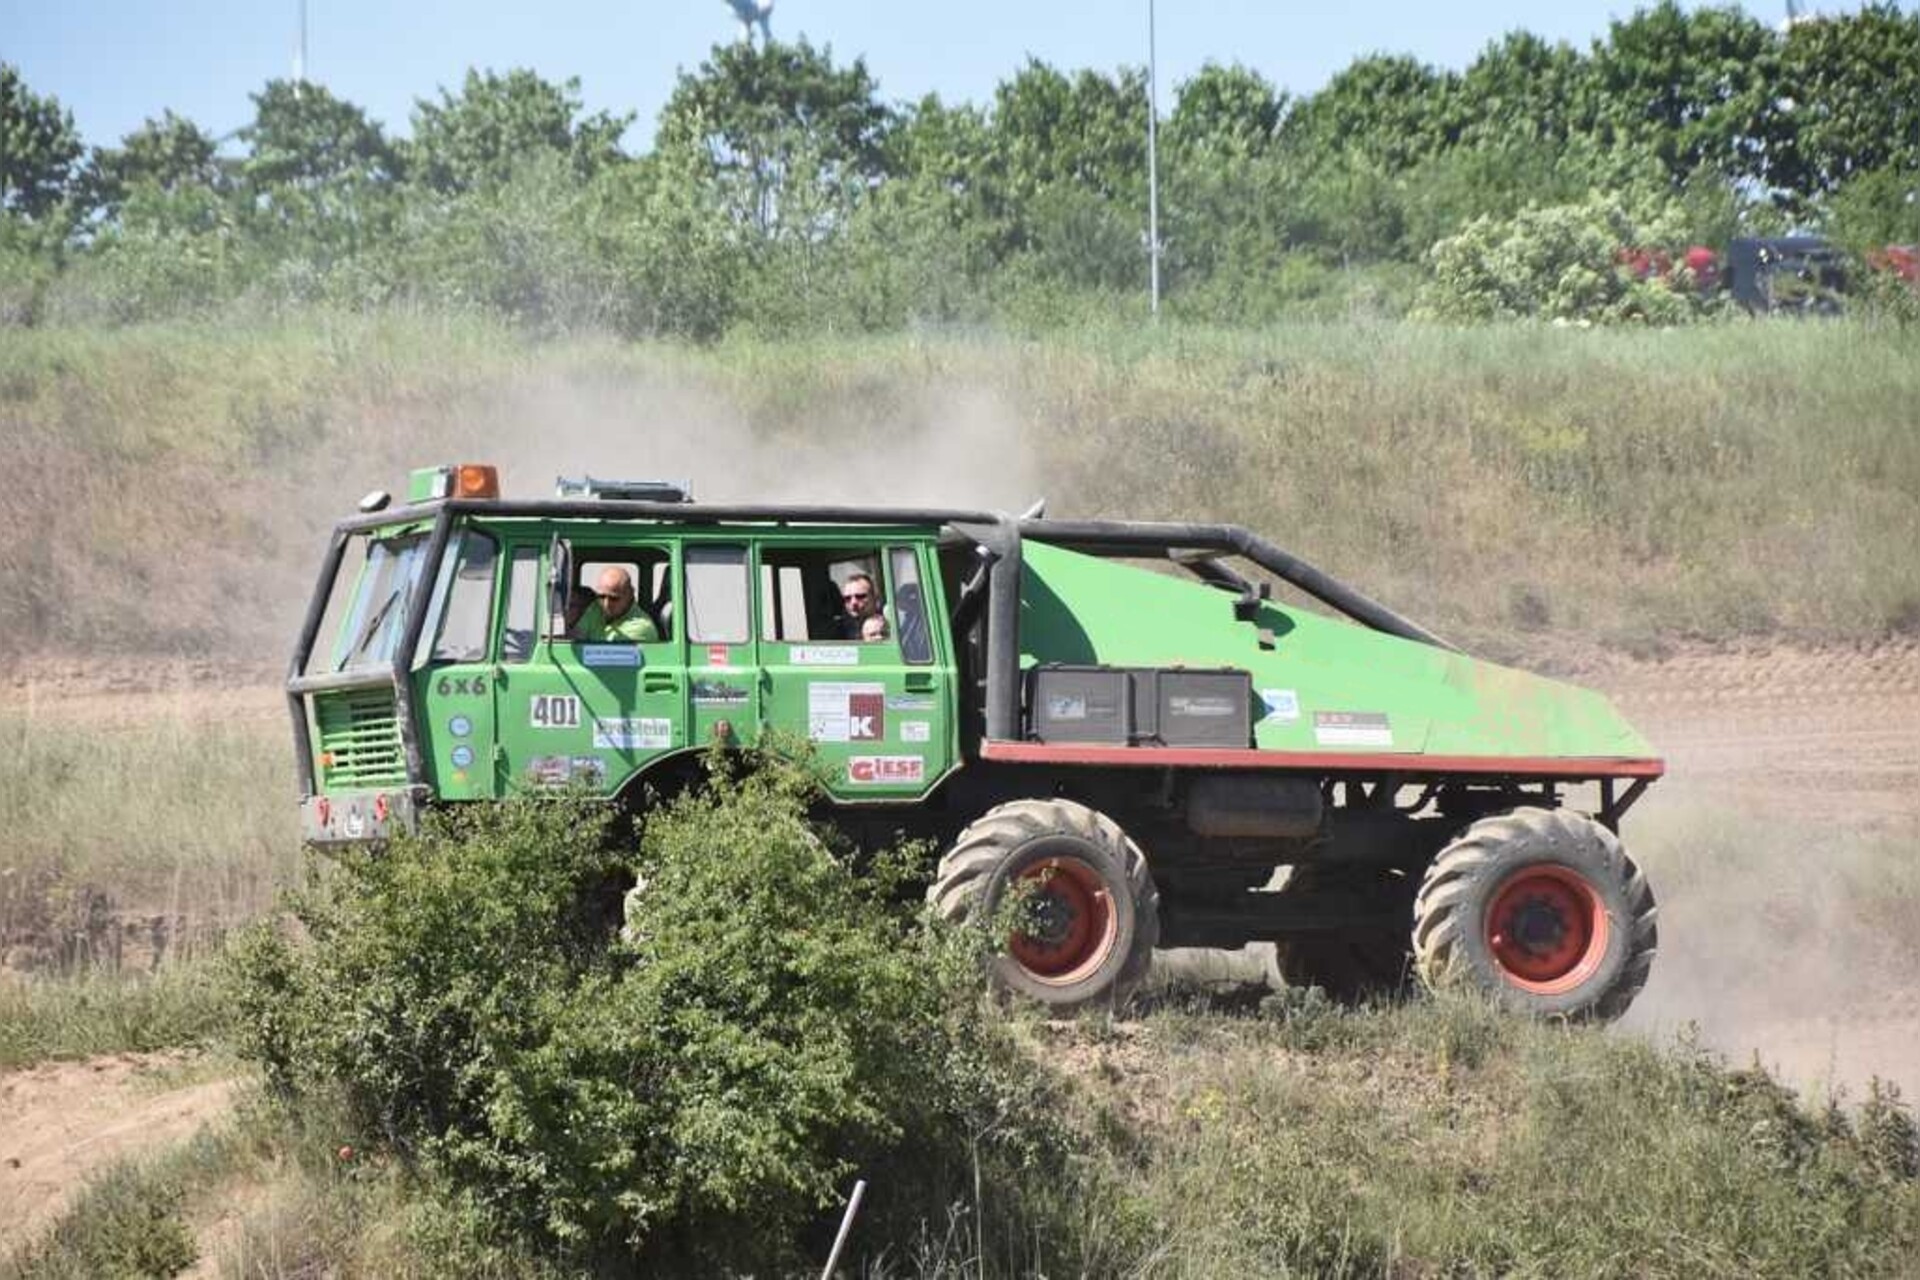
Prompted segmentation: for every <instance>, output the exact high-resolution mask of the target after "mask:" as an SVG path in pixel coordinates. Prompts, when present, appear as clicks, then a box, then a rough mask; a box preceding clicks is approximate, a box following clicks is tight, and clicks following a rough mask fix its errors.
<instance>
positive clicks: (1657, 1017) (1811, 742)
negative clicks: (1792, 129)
mask: <svg viewBox="0 0 1920 1280" xmlns="http://www.w3.org/2000/svg"><path fill="white" fill-rule="evenodd" d="M1613 684H1614V687H1615V692H1616V694H1617V695H1618V697H1619V701H1620V703H1621V705H1622V708H1623V710H1625V712H1626V713H1627V715H1628V716H1629V718H1630V719H1632V720H1634V721H1635V723H1636V724H1637V725H1638V726H1639V727H1640V728H1641V729H1642V730H1643V731H1644V732H1646V733H1647V735H1648V736H1649V737H1650V738H1651V739H1652V740H1653V741H1654V743H1655V744H1656V745H1657V746H1658V747H1660V748H1661V750H1662V751H1663V752H1664V753H1665V754H1666V756H1667V759H1668V766H1669V773H1668V776H1667V777H1666V778H1665V779H1663V780H1662V781H1661V782H1660V783H1658V784H1657V785H1656V786H1655V787H1654V788H1653V790H1652V792H1651V793H1650V794H1649V796H1648V798H1647V799H1646V800H1644V801H1643V802H1642V803H1641V805H1640V806H1639V807H1638V808H1636V809H1635V810H1634V811H1633V812H1632V813H1630V814H1629V815H1628V817H1627V820H1626V823H1625V825H1624V827H1623V832H1622V834H1623V835H1624V836H1625V838H1626V840H1627V844H1628V847H1629V848H1630V849H1632V850H1633V851H1634V853H1635V855H1636V856H1637V857H1638V858H1639V859H1640V861H1641V862H1642V864H1643V865H1644V866H1645V867H1646V868H1647V871H1648V873H1649V875H1651V876H1652V877H1653V881H1654V889H1655V892H1656V894H1657V895H1658V896H1659V901H1660V958H1659V960H1658V961H1657V963H1656V964H1655V966H1654V972H1653V979H1652V981H1651V982H1650V983H1649V985H1648V987H1647V990H1646V992H1645V994H1644V995H1643V996H1642V997H1641V999H1640V1001H1639V1002H1638V1003H1637V1004H1636V1005H1635V1006H1634V1009H1633V1011H1632V1012H1631V1013H1630V1014H1629V1016H1628V1018H1627V1019H1626V1023H1625V1025H1626V1026H1628V1027H1630V1028H1637V1029H1639V1030H1642V1031H1644V1032H1647V1033H1649V1034H1653V1035H1656V1036H1671V1035H1673V1034H1676V1033H1685V1032H1686V1030H1687V1028H1689V1027H1692V1028H1693V1029H1694V1030H1695V1031H1696V1032H1697V1034H1698V1036H1699V1038H1700V1039H1701V1041H1702V1042H1703V1043H1704V1044H1706V1045H1708V1046H1709V1047H1711V1048H1713V1049H1716V1050H1718V1051H1719V1052H1721V1053H1723V1054H1725V1055H1726V1056H1727V1057H1728V1058H1729V1059H1731V1060H1733V1061H1735V1062H1740V1063H1744V1062H1748V1061H1752V1060H1754V1059H1756V1058H1757V1059H1758V1060H1759V1061H1760V1062H1761V1063H1763V1064H1764V1065H1766V1066H1769V1067H1771V1068H1774V1069H1775V1070H1776V1071H1777V1072H1778V1073H1779V1074H1781V1075H1782V1076H1783V1077H1784V1078H1786V1079H1787V1080H1789V1081H1791V1082H1792V1083H1794V1084H1796V1085H1799V1086H1801V1087H1803V1088H1808V1089H1811V1090H1813V1091H1814V1092H1815V1093H1816V1094H1818V1093H1821V1092H1823V1091H1827V1090H1844V1091H1845V1092H1846V1093H1847V1095H1848V1096H1850V1097H1853V1098H1855V1099H1857V1098H1859V1097H1860V1096H1861V1095H1862V1094H1863V1093H1864V1091H1865V1089H1866V1087H1867V1085H1868V1082H1869V1081H1870V1080H1871V1079H1873V1078H1874V1077H1879V1078H1881V1079H1883V1080H1891V1081H1893V1082H1895V1083H1897V1084H1898V1085H1900V1086H1901V1089H1902V1091H1903V1093H1905V1095H1906V1096H1907V1097H1908V1098H1913V1097H1915V1096H1916V1095H1920V857H1916V854H1920V649H1916V648H1915V647H1914V646H1912V645H1911V644H1886V645H1881V646H1879V647H1877V648H1874V649H1872V650H1866V651H1852V650H1849V651H1844V652H1830V651H1827V652H1822V651H1793V650H1776V651H1772V652H1764V653H1753V654H1718V655H1710V654H1701V655H1696V656H1692V657H1685V658H1682V659H1680V660H1678V661H1674V662H1669V663H1665V664H1659V665H1657V666H1643V667H1639V668H1636V669H1627V670H1623V671H1621V672H1619V673H1617V674H1616V677H1615V679H1614V681H1613Z"/></svg>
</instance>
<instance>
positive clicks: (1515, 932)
mask: <svg viewBox="0 0 1920 1280" xmlns="http://www.w3.org/2000/svg"><path fill="white" fill-rule="evenodd" d="M1486 919H1487V949H1488V951H1490V952H1491V953H1492V954H1493V962H1494V963H1495V964H1496V965H1498V966H1499V968H1500V972H1501V975H1502V976H1503V977H1504V978H1505V979H1506V980H1507V981H1508V982H1509V983H1511V984H1512V985H1514V986H1516V987H1518V988H1520V989H1521V990H1522V991H1529V992H1532V993H1533V994H1535V995H1543V996H1552V995H1560V994H1562V993H1563V992H1567V991H1571V990H1573V989H1574V988H1575V987H1577V986H1579V985H1580V984H1581V983H1583V982H1585V981H1586V980H1587V979H1588V978H1590V977H1592V976H1593V973H1594V970H1596V969H1598V968H1599V967H1600V961H1601V960H1602V959H1603V958H1604V957H1605V956H1606V954H1607V937H1608V934H1609V932H1610V930H1611V924H1610V923H1609V921H1608V919H1607V908H1606V904H1605V903H1603V902H1601V900H1600V894H1599V892H1598V890H1596V889H1595V888H1594V887H1593V885H1592V883H1591V882H1589V881H1588V880H1587V878H1586V877H1585V876H1583V875H1581V874H1580V873H1579V872H1577V871H1575V870H1573V869H1572V868H1571V867H1562V866H1556V865H1554V864H1552V863H1540V864H1538V865H1536V866H1531V867H1524V868H1522V869H1521V870H1519V871H1516V872H1514V873H1513V874H1512V875H1510V876H1508V877H1507V878H1506V880H1505V881H1503V882H1502V883H1501V885H1500V887H1499V888H1498V889H1497V890H1495V891H1494V895H1493V905H1492V906H1491V907H1489V908H1488V910H1487V917H1486Z"/></svg>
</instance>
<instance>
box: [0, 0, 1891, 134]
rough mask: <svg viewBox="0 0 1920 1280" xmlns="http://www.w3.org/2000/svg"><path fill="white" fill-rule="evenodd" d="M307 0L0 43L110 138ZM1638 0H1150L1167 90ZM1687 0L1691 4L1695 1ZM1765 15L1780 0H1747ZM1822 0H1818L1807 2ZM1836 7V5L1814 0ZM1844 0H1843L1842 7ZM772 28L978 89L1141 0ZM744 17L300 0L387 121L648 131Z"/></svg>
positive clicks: (250, 70) (230, 72)
mask: <svg viewBox="0 0 1920 1280" xmlns="http://www.w3.org/2000/svg"><path fill="white" fill-rule="evenodd" d="M297 5H298V0H244V2H243V0H0V59H3V60H5V61H9V62H12V63H14V64H16V65H17V66H19V67H20V69H21V71H22V73H23V74H24V75H25V77H26V81H27V83H28V85H30V86H31V87H32V88H33V89H34V90H36V91H37V92H40V93H51V94H54V95H55V96H57V97H58V98H59V99H60V101H61V102H62V103H63V104H64V105H65V106H67V107H68V108H69V109H71V110H72V111H73V113H74V116H75V119H76V122H77V123H78V125H79V127H80V131H81V133H82V135H83V137H84V138H85V139H86V141H87V142H88V143H90V144H100V143H111V142H113V141H116V140H118V138H119V137H120V136H121V135H122V134H124V133H126V132H127V131H128V130H130V129H133V128H135V127H136V126H138V125H139V123H140V121H141V120H142V119H144V118H145V117H147V116H149V115H158V114H159V113H160V111H161V110H162V108H167V107H171V108H172V109H173V110H175V111H177V112H179V113H180V114H182V115H185V116H187V117H189V118H191V119H193V120H195V121H197V122H198V123H200V124H201V125H203V126H205V127H207V128H209V129H212V130H213V131H214V132H216V133H225V132H227V131H229V130H232V129H235V128H237V127H239V126H240V125H242V124H244V123H246V121H247V120H248V119H249V118H250V117H251V104H250V103H249V101H248V99H247V95H248V93H249V92H251V91H253V90H255V89H257V88H259V87H260V85H262V84H263V83H265V82H266V81H267V80H268V79H271V78H273V77H277V76H286V75H287V74H288V73H289V72H290V70H291V67H292V63H293V51H294V46H295V33H296V31H297V28H298V23H297V19H296V14H297V12H298V8H297ZM1634 7H1635V4H1634V2H1633V0H1611V2H1609V0H1558V2H1556V3H1551V4H1541V3H1539V2H1538V0H1534V2H1533V3H1524V2H1522V0H1452V2H1451V3H1447V2H1445V0H1438V2H1436V0H1425V2H1420V0H1361V2H1359V3H1349V4H1342V5H1334V6H1325V7H1316V8H1313V9H1311V10H1308V9H1306V7H1305V6H1294V5H1287V4H1282V3H1262V2H1259V0H1159V53H1160V76H1161V102H1162V106H1163V108H1164V107H1165V105H1166V104H1167V103H1168V102H1169V101H1170V100H1171V99H1170V94H1171V90H1172V87H1173V86H1174V85H1175V84H1176V83H1177V82H1178V81H1179V80H1180V79H1182V78H1183V77H1185V76H1187V75H1190V74H1192V73H1193V71H1194V70H1195V69H1197V68H1198V67H1200V66H1201V65H1202V64H1203V63H1205V62H1207V61H1216V62H1228V63H1231V62H1239V63H1243V64H1245V65H1247V66H1251V67H1253V68H1255V69H1257V70H1259V71H1260V72H1262V73H1263V74H1265V75H1266V76H1267V77H1268V78H1269V79H1271V80H1273V81H1275V82H1276V83H1277V84H1279V85H1280V86H1281V87H1283V88H1285V89H1288V90H1291V91H1293V92H1296V93H1298V92H1309V91H1311V90H1313V89H1315V88H1317V87H1318V86H1319V85H1321V84H1323V83H1324V82H1325V81H1326V79H1327V77H1328V76H1330V75H1332V74H1333V73H1334V72H1335V71H1337V70H1339V69H1340V68H1341V67H1342V66H1344V65H1346V64H1347V63H1348V62H1349V61H1351V60H1352V59H1353V58H1355V57H1356V56H1359V55H1361V54H1364V53H1368V52H1373V51H1387V52H1394V53H1412V54H1414V55H1415V56H1417V57H1420V58H1422V59H1424V60H1426V61H1428V62H1433V63H1437V64H1439V65H1442V66H1452V67H1458V66H1462V65H1464V64H1465V63H1466V62H1468V61H1470V60H1471V59H1472V58H1473V56H1474V54H1475V53H1476V52H1477V51H1478V50H1479V49H1480V48H1481V47H1483V46H1484V45H1485V44H1486V43H1487V42H1488V41H1490V40H1493V39H1496V38H1498V37H1499V36H1500V35H1501V34H1503V33H1504V32H1507V31H1510V30H1514V29H1516V28H1525V29H1528V30H1532V31H1534V32H1536V33H1538V34H1540V35H1544V36H1547V37H1549V38H1554V39H1565V40H1569V41H1572V42H1574V43H1575V44H1579V45H1583V46H1584V45H1585V44H1586V42H1588V41H1589V40H1591V39H1593V38H1594V37H1595V36H1597V35H1600V34H1602V33H1604V32H1605V30H1606V28H1607V23H1608V21H1609V20H1610V19H1611V18H1613V17H1615V16H1625V15H1626V14H1629V13H1631V12H1632V11H1633V9H1634ZM1689 7H1691V6H1689ZM1745 7H1746V8H1747V9H1748V10H1749V11H1750V12H1752V13H1754V14H1755V15H1756V16H1758V17H1760V18H1762V19H1764V20H1765V21H1768V22H1777V21H1778V20H1779V19H1780V17H1781V16H1782V14H1783V13H1784V11H1785V6H1784V3H1767V4H1761V3H1748V4H1747V5H1746V6H1745ZM1809 7H1822V6H1809ZM1824 7H1826V8H1827V9H1828V10H1829V11H1832V10H1833V8H1834V6H1831V5H1829V6H1824ZM1847 7H1855V6H1847ZM773 27H774V32H775V34H776V36H781V37H786V38H791V37H793V36H795V35H797V34H800V33H804V34H805V35H807V36H808V37H809V38H810V39H812V40H813V41H814V43H816V44H823V43H824V44H829V45H831V46H832V48H833V51H834V54H835V56H836V58H838V59H841V60H843V61H844V60H848V59H851V58H852V57H853V56H854V55H856V54H864V55H865V57H866V59H867V65H868V67H869V68H870V69H871V70H872V71H873V73H874V74H875V75H876V76H877V77H878V79H879V81H880V87H881V92H882V94H883V96H885V97H886V98H888V99H889V100H906V99H912V98H917V97H919V96H920V95H922V94H924V93H927V92H929V91H936V92H938V93H939V94H940V95H941V96H942V97H944V98H946V99H948V100H949V101H956V100H971V101H976V102H984V101H985V100H986V99H987V98H988V97H989V96H990V95H991V93H992V91H993V86H994V84H995V83H996V82H997V81H999V80H1000V79H1002V78H1004V77H1005V76H1007V75H1008V74H1010V73H1011V72H1012V71H1014V70H1015V69H1016V68H1017V67H1018V66H1019V65H1020V64H1021V62H1022V61H1023V60H1024V59H1025V58H1026V57H1027V56H1028V55H1029V54H1031V55H1032V56H1034V57H1037V58H1041V59H1043V60H1045V61H1047V62H1051V63H1053V64H1055V65H1057V66H1062V67H1068V68H1072V67H1083V66H1092V67H1100V68H1104V69H1111V68H1112V67H1115V66H1118V65H1120V64H1123V63H1135V64H1139V63H1144V62H1145V61H1146V0H1124V2H1109V3H1101V4H1095V3H1090V2H1089V3H1062V2H1059V0H1055V2H1053V3H1049V2H1048V0H965V2H964V3H960V2H956V0H948V2H947V3H917V4H914V3H905V2H903V0H891V2H888V0H778V3H777V5H776V7H775V9H774V14H773ZM735 31H737V28H736V27H735V26H734V24H733V19H732V16H731V13H730V12H729V10H728V9H727V7H726V5H725V3H724V0H549V2H548V3H545V4H526V3H509V2H507V0H308V44H307V48H308V73H309V76H310V78H312V79H315V80H318V81H321V82H322V83H324V84H325V85H326V86H327V87H328V88H329V89H331V90H332V91H333V92H334V93H336V94H338V95H340V96H341V97H344V98H347V99H349V100H351V101H353V102H357V103H359V104H360V105H361V106H363V107H365V108H367V110H368V111H369V112H370V113H371V114H372V115H373V117H374V118H375V119H377V120H379V121H381V122H382V123H384V124H385V125H386V126H387V127H388V128H389V129H390V130H392V131H393V132H396V133H404V132H406V130H407V121H408V115H409V112H410V111H411V109H412V106H413V102H414V100H415V99H416V98H419V97H428V96H432V95H433V94H434V91H435V90H436V89H437V88H438V87H439V86H441V85H446V86H449V87H453V86H457V85H458V84H459V82H460V80H461V78H462V77H463V76H464V74H465V73H466V70H467V68H468V67H483V68H485V67H491V68H493V69H495V70H506V69H508V68H510V67H518V66H526V67H532V68H533V69H534V70H535V71H537V72H539V73H540V74H541V75H544V76H546V77H548V78H550V79H555V80H561V79H565V78H566V77H568V76H578V77H579V78H580V81H581V92H582V96H583V97H584V98H585V100H586V103H587V105H588V106H589V107H590V108H596V109H598V108H606V109H609V110H614V111H636V112H638V113H639V116H638V120H637V121H636V124H635V127H634V129H633V131H632V132H630V133H629V134H628V138H627V141H628V145H629V146H630V147H631V148H634V149H636V150H637V149H644V148H645V146H646V145H647V144H648V142H649V140H650V139H651V138H652V136H653V127H654V121H655V119H656V117H657V115H658V112H659V110H660V107H661V105H662V103H664V102H665V100H666V97H667V95H668V93H669V92H671V90H672V87H673V82H674V76H675V74H676V72H677V71H678V70H680V69H682V68H685V69H688V70H691V69H693V68H695V67H697V66H698V65H699V63H700V61H701V59H702V58H703V57H704V56H705V54H706V52H707V50H708V49H709V48H710V47H711V46H712V45H713V44H714V42H716V41H723V40H728V39H732V38H733V35H734V33H735Z"/></svg>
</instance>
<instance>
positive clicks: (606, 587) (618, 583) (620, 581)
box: [573, 565, 660, 644]
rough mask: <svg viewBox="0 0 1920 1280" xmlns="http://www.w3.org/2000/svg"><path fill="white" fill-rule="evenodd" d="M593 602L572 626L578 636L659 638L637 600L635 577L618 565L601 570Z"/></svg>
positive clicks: (629, 640)
mask: <svg viewBox="0 0 1920 1280" xmlns="http://www.w3.org/2000/svg"><path fill="white" fill-rule="evenodd" d="M593 597H594V598H593V603H592V604H590V605H588V606H587V611H586V612H585V613H584V614H582V615H581V617H580V622H579V624H578V625H577V626H576V627H575V628H574V630H573V636H574V638H575V639H577V640H588V641H596V642H600V643H609V642H610V643H613V644H644V643H649V642H651V641H654V640H658V639H659V638H660V628H659V627H657V626H655V625H654V622H653V619H652V618H649V617H648V616H647V611H646V610H645V609H641V608H639V607H638V606H636V605H635V603H634V598H633V578H632V576H631V575H629V574H628V573H627V571H626V570H625V569H622V568H620V567H619V566H618V565H609V566H608V567H607V568H605V569H603V570H601V571H600V582H599V585H598V586H596V587H595V588H594V590H593Z"/></svg>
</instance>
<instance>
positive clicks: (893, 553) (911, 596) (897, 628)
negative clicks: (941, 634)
mask: <svg viewBox="0 0 1920 1280" xmlns="http://www.w3.org/2000/svg"><path fill="white" fill-rule="evenodd" d="M887 563H888V565H889V567H890V568H892V570H893V610H892V612H893V626H894V634H895V635H896V636H897V637H898V638H899V641H900V657H901V660H902V661H905V662H910V663H914V664H916V665H918V664H924V663H928V662H932V661H933V632H932V630H931V629H930V628H929V627H928V625H927V593H926V591H925V589H924V588H922V586H921V585H920V558H919V556H917V555H916V554H915V553H914V549H913V548H912V547H890V548H888V550H887Z"/></svg>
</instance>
